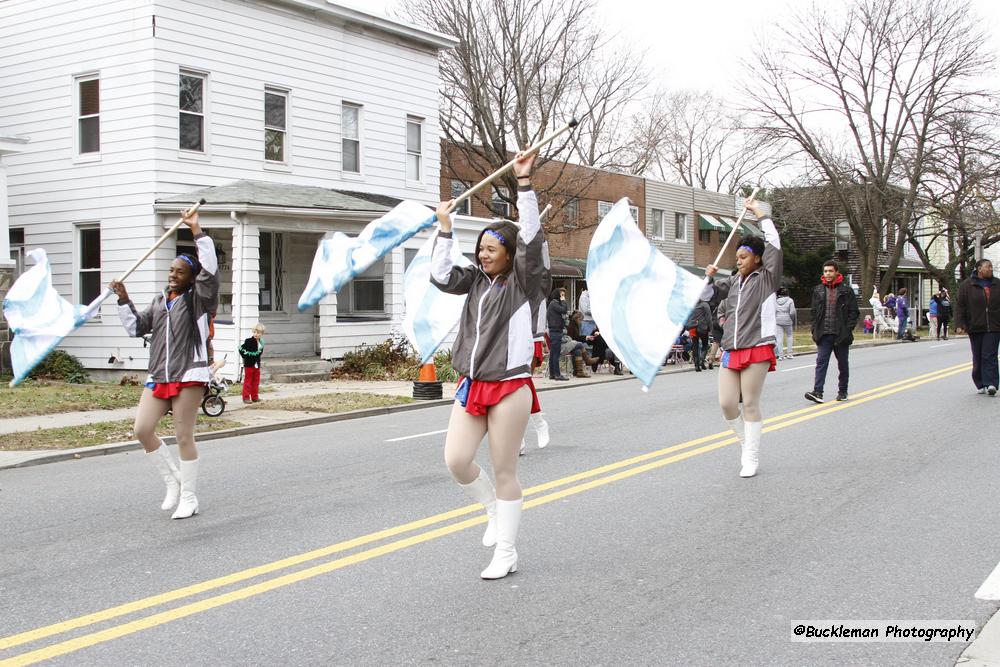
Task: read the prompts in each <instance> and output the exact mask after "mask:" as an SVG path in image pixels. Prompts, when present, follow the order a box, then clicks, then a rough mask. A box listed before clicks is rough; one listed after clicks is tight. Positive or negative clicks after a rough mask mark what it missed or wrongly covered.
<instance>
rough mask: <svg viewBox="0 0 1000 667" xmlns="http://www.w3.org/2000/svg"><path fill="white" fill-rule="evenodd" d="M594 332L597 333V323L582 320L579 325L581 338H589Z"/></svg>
mask: <svg viewBox="0 0 1000 667" xmlns="http://www.w3.org/2000/svg"><path fill="white" fill-rule="evenodd" d="M595 331H597V322H594V321H593V320H584V321H583V322H581V323H580V335H581V336H589V335H590V334H592V333H594V332H595Z"/></svg>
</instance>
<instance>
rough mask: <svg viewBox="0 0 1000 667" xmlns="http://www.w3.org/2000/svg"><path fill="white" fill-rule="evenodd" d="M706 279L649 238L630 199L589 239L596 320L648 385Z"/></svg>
mask: <svg viewBox="0 0 1000 667" xmlns="http://www.w3.org/2000/svg"><path fill="white" fill-rule="evenodd" d="M704 285H705V281H704V280H701V279H699V278H698V277H697V276H695V275H693V274H691V273H689V272H688V271H685V270H684V269H682V268H681V267H679V266H677V265H676V264H674V263H673V262H672V261H670V259H668V258H667V257H665V256H664V255H663V254H662V253H661V252H660V251H659V250H657V249H656V248H655V247H654V246H653V245H652V244H651V243H650V242H649V241H648V240H647V239H646V237H645V235H643V233H642V232H641V231H639V228H638V227H637V226H636V224H635V221H634V220H633V219H632V214H631V212H630V211H629V202H628V199H621V200H619V201H618V203H617V204H615V205H614V207H613V208H612V209H611V211H610V212H609V213H608V214H607V215H606V216H604V219H603V220H601V224H600V225H598V227H597V230H596V231H595V232H594V238H593V239H591V241H590V251H589V252H588V254H587V289H588V290H589V291H590V307H591V310H592V311H593V313H594V321H595V322H597V328H598V329H599V330H600V332H601V336H602V337H603V338H604V340H605V341H607V343H608V346H609V347H611V349H612V350H614V352H615V354H616V355H618V358H619V359H621V360H622V361H623V362H625V365H626V366H628V368H629V370H631V371H632V373H633V374H634V375H635V376H636V377H637V378H639V380H641V381H642V383H643V385H644V389H648V388H649V386H650V385H651V384H652V383H653V378H655V377H656V373H657V372H658V371H659V370H660V367H661V365H662V363H663V360H664V359H665V358H666V356H667V353H668V352H669V351H670V347H671V345H673V342H674V340H675V339H676V338H677V335H678V334H679V333H680V332H681V329H683V327H684V324H685V323H686V322H687V319H688V316H689V315H690V314H691V311H692V309H693V308H694V306H695V305H696V304H697V303H698V299H699V297H700V295H701V292H702V288H703V287H704Z"/></svg>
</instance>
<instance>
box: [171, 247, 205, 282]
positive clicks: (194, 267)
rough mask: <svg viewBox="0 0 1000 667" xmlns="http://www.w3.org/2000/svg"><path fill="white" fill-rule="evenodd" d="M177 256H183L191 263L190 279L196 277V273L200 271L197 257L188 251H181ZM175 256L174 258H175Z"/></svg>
mask: <svg viewBox="0 0 1000 667" xmlns="http://www.w3.org/2000/svg"><path fill="white" fill-rule="evenodd" d="M177 257H183V258H184V260H185V261H186V262H187V263H188V264H190V265H191V279H192V280H194V278H197V277H198V274H199V273H201V262H199V261H198V258H197V257H195V256H194V255H192V254H191V253H189V252H182V253H181V254H179V255H177ZM177 257H175V258H174V259H177Z"/></svg>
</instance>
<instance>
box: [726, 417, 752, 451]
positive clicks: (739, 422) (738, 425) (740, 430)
mask: <svg viewBox="0 0 1000 667" xmlns="http://www.w3.org/2000/svg"><path fill="white" fill-rule="evenodd" d="M726 423H727V424H729V428H731V429H732V430H733V433H735V434H736V437H737V438H739V439H740V446H741V447H742V446H743V443H744V442H745V441H746V439H747V436H746V428H745V427H744V422H743V415H740V416H739V417H737V418H736V419H727V420H726Z"/></svg>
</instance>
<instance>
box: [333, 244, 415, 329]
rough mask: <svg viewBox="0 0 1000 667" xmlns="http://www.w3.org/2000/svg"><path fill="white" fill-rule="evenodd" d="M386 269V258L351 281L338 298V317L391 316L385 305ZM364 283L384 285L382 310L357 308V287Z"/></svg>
mask: <svg viewBox="0 0 1000 667" xmlns="http://www.w3.org/2000/svg"><path fill="white" fill-rule="evenodd" d="M415 250H416V251H419V249H415ZM414 256H415V255H414ZM403 263H404V264H406V252H405V250H404V253H403ZM385 269H386V261H385V257H381V258H379V259H378V260H376V261H375V263H374V264H372V265H371V266H369V267H368V268H367V269H365V271H364V272H363V273H362V274H361V275H359V276H358V277H356V278H354V279H353V280H351V281H350V282H348V283H347V285H346V287H348V289H347V290H343V289H342V290H341V292H340V295H338V297H337V317H358V318H375V319H383V318H385V317H387V316H389V312H388V310H387V308H386V303H385V295H386V291H385V282H386V280H385ZM375 270H378V271H379V272H378V274H376V272H375ZM404 271H405V268H404ZM365 274H368V275H365ZM364 283H380V284H381V285H382V308H381V310H360V309H358V308H357V307H356V304H357V302H358V297H357V287H358V285H360V284H364ZM345 295H346V296H347V297H348V298H347V299H346V300H345V299H344V298H343V296H345ZM345 301H346V308H345V309H344V310H341V307H343V306H345Z"/></svg>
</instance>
